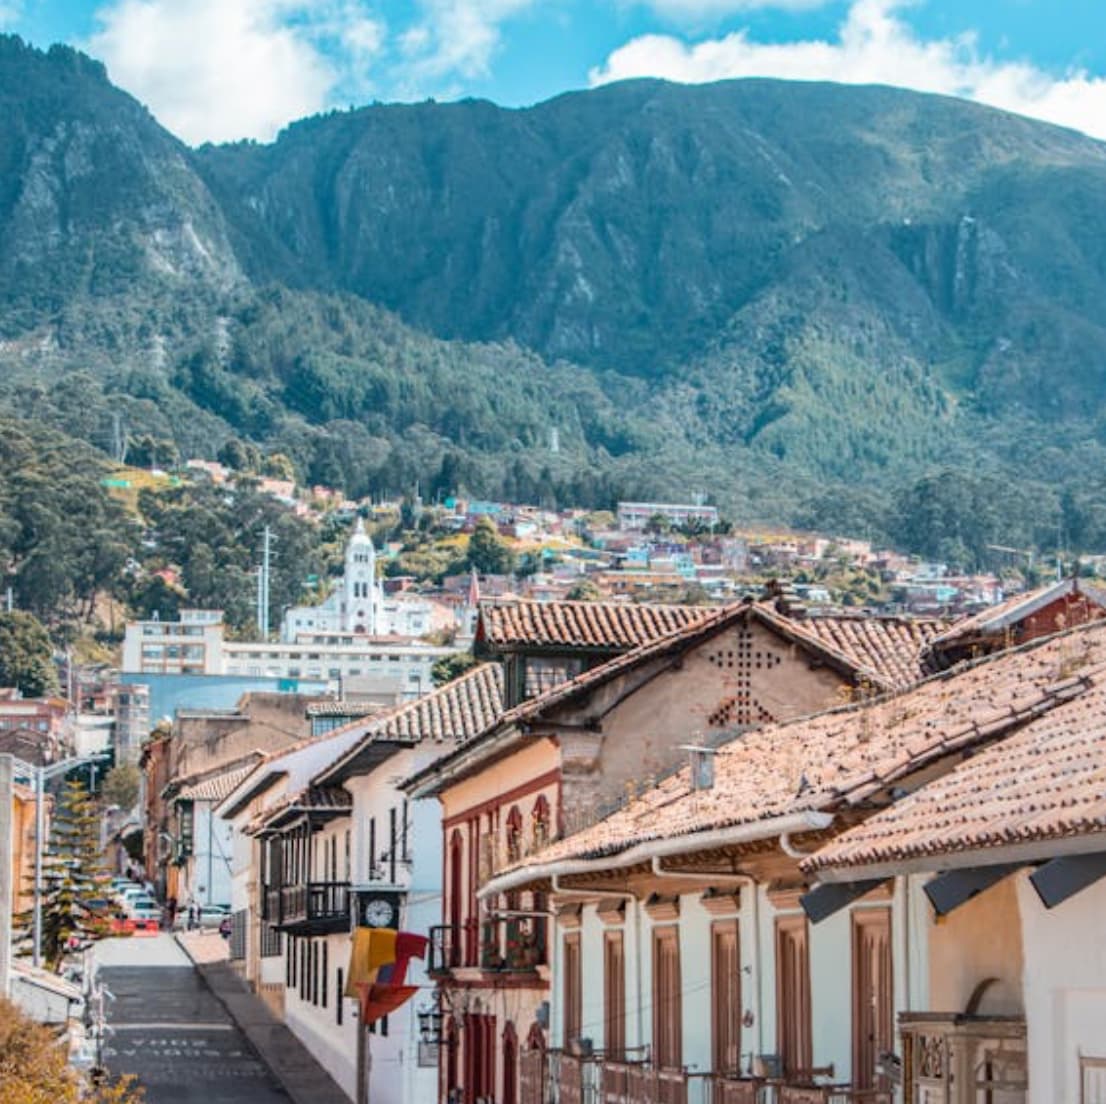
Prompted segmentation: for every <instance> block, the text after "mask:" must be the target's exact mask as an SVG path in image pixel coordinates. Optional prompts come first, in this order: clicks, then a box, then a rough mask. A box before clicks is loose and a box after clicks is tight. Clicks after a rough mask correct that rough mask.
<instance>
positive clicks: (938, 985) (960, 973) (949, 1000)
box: [929, 878, 1024, 1015]
mask: <svg viewBox="0 0 1106 1104" xmlns="http://www.w3.org/2000/svg"><path fill="white" fill-rule="evenodd" d="M1023 969H1024V962H1023V957H1022V923H1021V913H1020V911H1019V909H1018V900H1017V882H1016V879H1014V878H1005V879H1003V880H1002V881H1001V882H999V883H998V884H997V885H994V886H992V887H991V888H990V889H988V890H986V891H985V892H983V893H981V894H980V895H979V896H978V897H975V898H973V899H972V900H971V901H969V902H968V903H967V904H964V905H961V906H960V907H959V908H958V909H955V910H954V911H953V912H952V913H950V914H949V915H948V916H946V917H943V918H938V919H937V920H936V921H935V922H934V924H933V927H932V928H931V929H930V932H929V992H930V1001H929V1006H930V1008H931V1009H932V1010H933V1011H935V1012H962V1011H964V1009H965V1007H966V1006H967V1003H968V1001H969V999H970V998H971V995H972V992H973V991H974V990H975V988H976V986H977V985H978V984H979V983H980V982H981V981H984V980H986V979H987V978H995V979H996V984H994V985H992V986H990V987H989V988H988V989H987V992H986V993H985V994H984V997H983V1000H982V1002H981V1004H980V1006H979V1009H978V1011H980V1012H981V1013H988V1012H989V1013H993V1014H995V1015H1017V1014H1018V1013H1021V1012H1023V1011H1024V1000H1023V996H1022V973H1023Z"/></svg>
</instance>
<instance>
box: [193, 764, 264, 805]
mask: <svg viewBox="0 0 1106 1104" xmlns="http://www.w3.org/2000/svg"><path fill="white" fill-rule="evenodd" d="M256 766H257V760H256V759H255V760H254V761H253V762H250V763H247V764H246V765H245V766H239V767H235V769H234V770H228V771H224V772H223V773H222V774H214V775H211V776H209V777H207V778H201V779H198V780H197V781H195V782H191V783H188V784H186V785H184V786H182V787H181V790H180V792H179V793H178V794H177V799H178V800H180V801H222V800H223V798H224V797H229V796H230V795H231V794H232V793H233V792H234V791H235V790H236V789H237V788H238V784H239V783H240V782H242V781H244V780H245V778H246V776H247V775H248V774H249V773H250V772H251V771H252V770H253V769H254V767H256Z"/></svg>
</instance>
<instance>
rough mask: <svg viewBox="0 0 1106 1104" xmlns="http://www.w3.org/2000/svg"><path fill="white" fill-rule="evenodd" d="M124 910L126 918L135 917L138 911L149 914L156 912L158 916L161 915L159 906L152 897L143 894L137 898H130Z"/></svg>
mask: <svg viewBox="0 0 1106 1104" xmlns="http://www.w3.org/2000/svg"><path fill="white" fill-rule="evenodd" d="M125 907H126V910H127V915H128V916H137V915H138V913H139V912H140V911H145V912H150V911H156V912H157V914H158V916H160V915H161V906H160V905H159V904H158V903H157V901H155V900H154V899H153V898H152V897H149V896H147V895H146V894H145V893H143V894H141V895H140V896H138V897H131V898H130V899H129V900H128V901H127V903H126V906H125Z"/></svg>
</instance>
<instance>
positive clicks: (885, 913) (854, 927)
mask: <svg viewBox="0 0 1106 1104" xmlns="http://www.w3.org/2000/svg"><path fill="white" fill-rule="evenodd" d="M891 924H892V918H891V910H890V908H861V909H854V910H853V911H852V915H851V918H850V929H849V942H850V953H851V965H850V985H851V987H852V1018H853V1022H852V1074H853V1076H852V1080H853V1084H854V1085H856V1086H857V1087H858V1088H861V1089H872V1088H880V1089H882V1088H885V1087H886V1086H885V1085H884V1084H882V1083H881V1082H882V1080H883V1079H882V1078H879V1077H877V1076H876V1074H875V1062H873V1064H872V1068H870V1069H865V1068H863V1067H864V1065H865V1062H864V1053H865V1050H866V1049H867V1048H866V1047H865V1045H864V1041H863V1040H862V1039H861V1037H860V1027H861V1020H862V1016H861V998H862V993H861V976H860V967H861V959H860V950H861V939H862V936H863V934H864V929H865V928H867V927H873V926H879V927H882V928H884V929H885V931H886V954H885V959H886V963H885V964H886V968H887V985H888V989H889V991H888V992H887V993H886V994H885V997H886V1001H887V1004H886V1009H885V1014H886V1019H885V1021H884V1024H883V1028H884V1032H883V1033H884V1034H885V1035H886V1038H885V1039H884V1040H883V1046H882V1047H881V1046H880V1043H879V1042H878V1041H877V1042H876V1044H875V1053H874V1054H873V1056H872V1057H873V1058H874V1059H877V1060H878V1057H879V1052H880V1050H882V1049H886V1050H892V1049H894V1045H895V981H894V976H895V975H894V951H893V943H892V927H891ZM877 1031H878V1025H877Z"/></svg>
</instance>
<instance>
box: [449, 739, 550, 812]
mask: <svg viewBox="0 0 1106 1104" xmlns="http://www.w3.org/2000/svg"><path fill="white" fill-rule="evenodd" d="M559 764H560V755H559V753H558V751H557V747H556V745H555V744H554V743H553V742H552V740H547V739H543V738H539V739H536V740H533V741H532V742H530V743H527V744H525V745H524V746H523V747H522V748H521V749H520V750H518V751H516V752H514V753H513V754H511V755H509V756H507V757H506V758H504V759H501V760H500V761H499V762H498V763H493V764H492V765H491V766H489V767H487V768H486V769H485V770H482V771H481V772H480V773H479V774H477V775H475V776H474V777H472V778H466V779H465V780H464V781H463V782H458V783H457V784H456V785H455V786H450V787H449V788H448V789H447V790H445V791H444V792H443V793H442V795H441V800H442V818H443V819H444V820H449V819H450V818H452V817H455V816H458V815H459V814H461V813H464V812H465V811H466V810H468V809H472V808H474V807H477V806H480V805H483V804H484V803H485V802H488V801H495V800H498V798H499V797H500V796H501V795H502V794H503V793H505V792H507V791H510V790H513V789H515V788H516V787H518V786H524V785H525V784H526V783H528V782H530V781H531V780H533V779H535V778H540V777H541V776H542V775H543V774H546V773H548V772H549V771H552V770H556V769H557V767H558V766H559Z"/></svg>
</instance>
